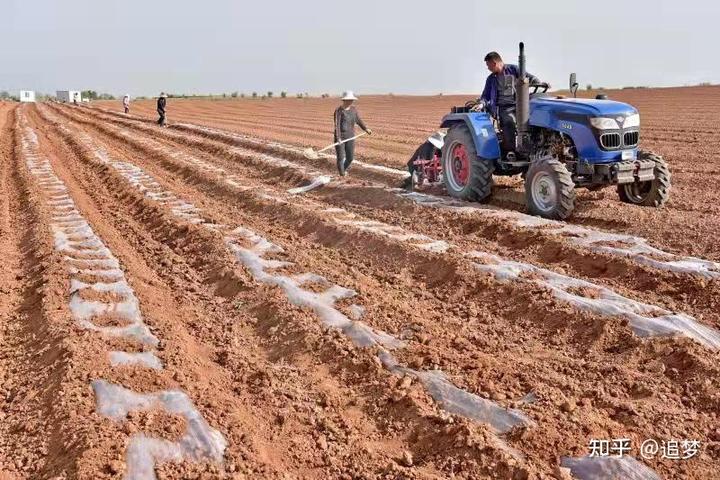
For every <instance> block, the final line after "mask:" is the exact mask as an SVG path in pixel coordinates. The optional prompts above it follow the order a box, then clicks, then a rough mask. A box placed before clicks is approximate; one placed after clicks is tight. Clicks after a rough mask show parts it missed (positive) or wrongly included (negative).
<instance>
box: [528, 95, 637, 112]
mask: <svg viewBox="0 0 720 480" xmlns="http://www.w3.org/2000/svg"><path fill="white" fill-rule="evenodd" d="M530 105H531V109H540V110H543V111H552V112H557V113H559V112H563V113H568V114H575V115H586V116H588V117H605V116H613V115H632V114H634V113H637V110H636V109H635V107H633V106H632V105H628V104H627V103H622V102H616V101H614V100H595V99H591V98H547V97H545V98H534V99H532V100H531V101H530Z"/></svg>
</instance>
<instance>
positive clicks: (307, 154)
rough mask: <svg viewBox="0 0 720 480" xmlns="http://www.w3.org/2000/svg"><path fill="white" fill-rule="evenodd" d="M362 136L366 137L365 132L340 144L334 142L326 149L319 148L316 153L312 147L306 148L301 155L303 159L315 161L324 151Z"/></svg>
mask: <svg viewBox="0 0 720 480" xmlns="http://www.w3.org/2000/svg"><path fill="white" fill-rule="evenodd" d="M363 135H367V132H362V133H361V134H359V135H355V136H354V137H350V138H346V139H345V140H342V141H340V142H335V143H333V144H332V145H328V146H327V147H325V148H321V149H320V150H318V151H315V149H313V148H312V147H310V148H306V149H305V150H303V155H305V157H306V158H309V159H310V160H317V159H319V158H320V152H324V151H325V150H328V149H330V148H332V147H335V146H337V145H341V144H343V143H345V142H349V141H350V140H355V139H356V138H358V137H362V136H363Z"/></svg>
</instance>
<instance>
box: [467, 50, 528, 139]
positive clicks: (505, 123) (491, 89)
mask: <svg viewBox="0 0 720 480" xmlns="http://www.w3.org/2000/svg"><path fill="white" fill-rule="evenodd" d="M485 65H487V69H488V70H490V75H488V77H487V80H485V88H484V89H483V92H482V95H480V105H481V106H483V107H485V108H486V109H487V110H488V111H489V112H490V114H491V115H492V116H493V117H495V118H496V119H497V120H498V121H499V122H500V128H501V129H502V132H503V150H505V151H506V152H511V151H514V150H515V136H516V135H517V125H516V120H515V79H516V78H518V76H519V75H520V69H519V68H518V67H517V65H510V64H506V63H505V62H503V59H502V57H500V54H499V53H497V52H490V53H488V54H487V55H485ZM527 76H528V79H529V80H530V85H532V84H534V83H540V80H539V79H538V78H537V77H536V76H534V75H532V74H531V73H529V72H528V73H527Z"/></svg>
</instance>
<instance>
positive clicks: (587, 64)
mask: <svg viewBox="0 0 720 480" xmlns="http://www.w3.org/2000/svg"><path fill="white" fill-rule="evenodd" d="M719 25H720V2H718V1H716V0H713V1H701V0H684V1H678V0H672V1H671V0H660V1H646V2H645V1H643V2H639V1H632V0H625V1H620V0H604V1H602V2H587V1H580V0H577V1H574V0H545V1H539V0H516V1H503V2H500V1H498V0H495V1H480V0H475V1H473V0H444V1H429V0H364V1H341V0H332V1H330V0H327V1H326V0H303V1H277V0H263V1H258V0H252V1H240V0H204V1H202V2H200V1H193V2H190V1H185V0H174V1H170V0H122V1H120V0H62V1H57V0H0V45H1V47H0V90H11V91H17V90H20V89H33V90H37V91H39V92H46V93H54V92H55V90H75V89H77V90H85V89H92V90H97V91H99V92H108V93H113V94H116V95H121V94H124V93H130V94H131V95H133V96H138V95H157V93H159V92H160V91H161V90H163V91H169V92H176V93H183V92H184V93H221V92H232V91H235V90H237V91H240V92H245V93H248V94H249V93H250V92H252V91H254V90H255V91H257V92H259V93H260V92H266V91H268V90H272V91H274V92H276V94H278V93H279V92H280V91H281V90H286V91H288V92H289V94H290V95H294V94H295V93H296V92H305V91H307V92H311V93H314V94H319V93H323V92H327V93H330V94H338V93H340V91H342V90H345V89H353V90H355V91H356V92H359V93H361V94H362V93H365V94H367V93H389V92H392V93H396V94H402V93H407V94H436V93H440V92H443V93H453V92H457V93H473V92H474V93H478V92H479V91H480V90H481V89H482V85H483V82H484V79H485V77H486V76H487V73H488V72H487V71H486V69H485V64H484V62H483V57H484V56H485V53H487V52H488V51H490V50H497V51H498V52H500V54H501V55H503V57H504V58H505V60H506V61H507V62H509V63H516V62H517V43H518V42H519V41H524V42H525V44H526V52H527V56H528V70H529V71H530V72H532V73H533V74H535V75H537V76H539V77H540V78H541V79H543V80H546V81H549V82H550V83H552V84H553V86H554V87H558V88H564V87H566V85H567V78H568V74H569V73H570V72H571V71H575V72H577V74H578V81H579V83H580V84H581V85H582V86H583V87H584V85H585V84H587V83H591V84H593V85H594V86H604V87H618V86H628V85H649V86H671V85H684V84H690V85H693V84H697V83H699V82H713V83H720V46H719V44H720V42H718V39H720V34H719V33H718V26H719Z"/></svg>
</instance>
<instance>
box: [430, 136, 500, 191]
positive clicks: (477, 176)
mask: <svg viewBox="0 0 720 480" xmlns="http://www.w3.org/2000/svg"><path fill="white" fill-rule="evenodd" d="M442 168H443V182H444V183H445V189H446V190H447V192H448V194H449V195H450V196H451V197H455V198H460V199H463V200H469V201H474V202H481V201H483V200H486V199H487V198H489V197H490V194H491V193H492V184H493V179H492V174H493V170H494V164H493V162H492V160H485V159H482V158H479V157H478V156H477V151H476V150H475V142H474V141H473V138H472V135H471V133H470V130H468V128H467V126H465V125H455V126H453V127H451V128H450V131H448V134H447V136H446V137H445V144H444V146H443V149H442Z"/></svg>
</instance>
